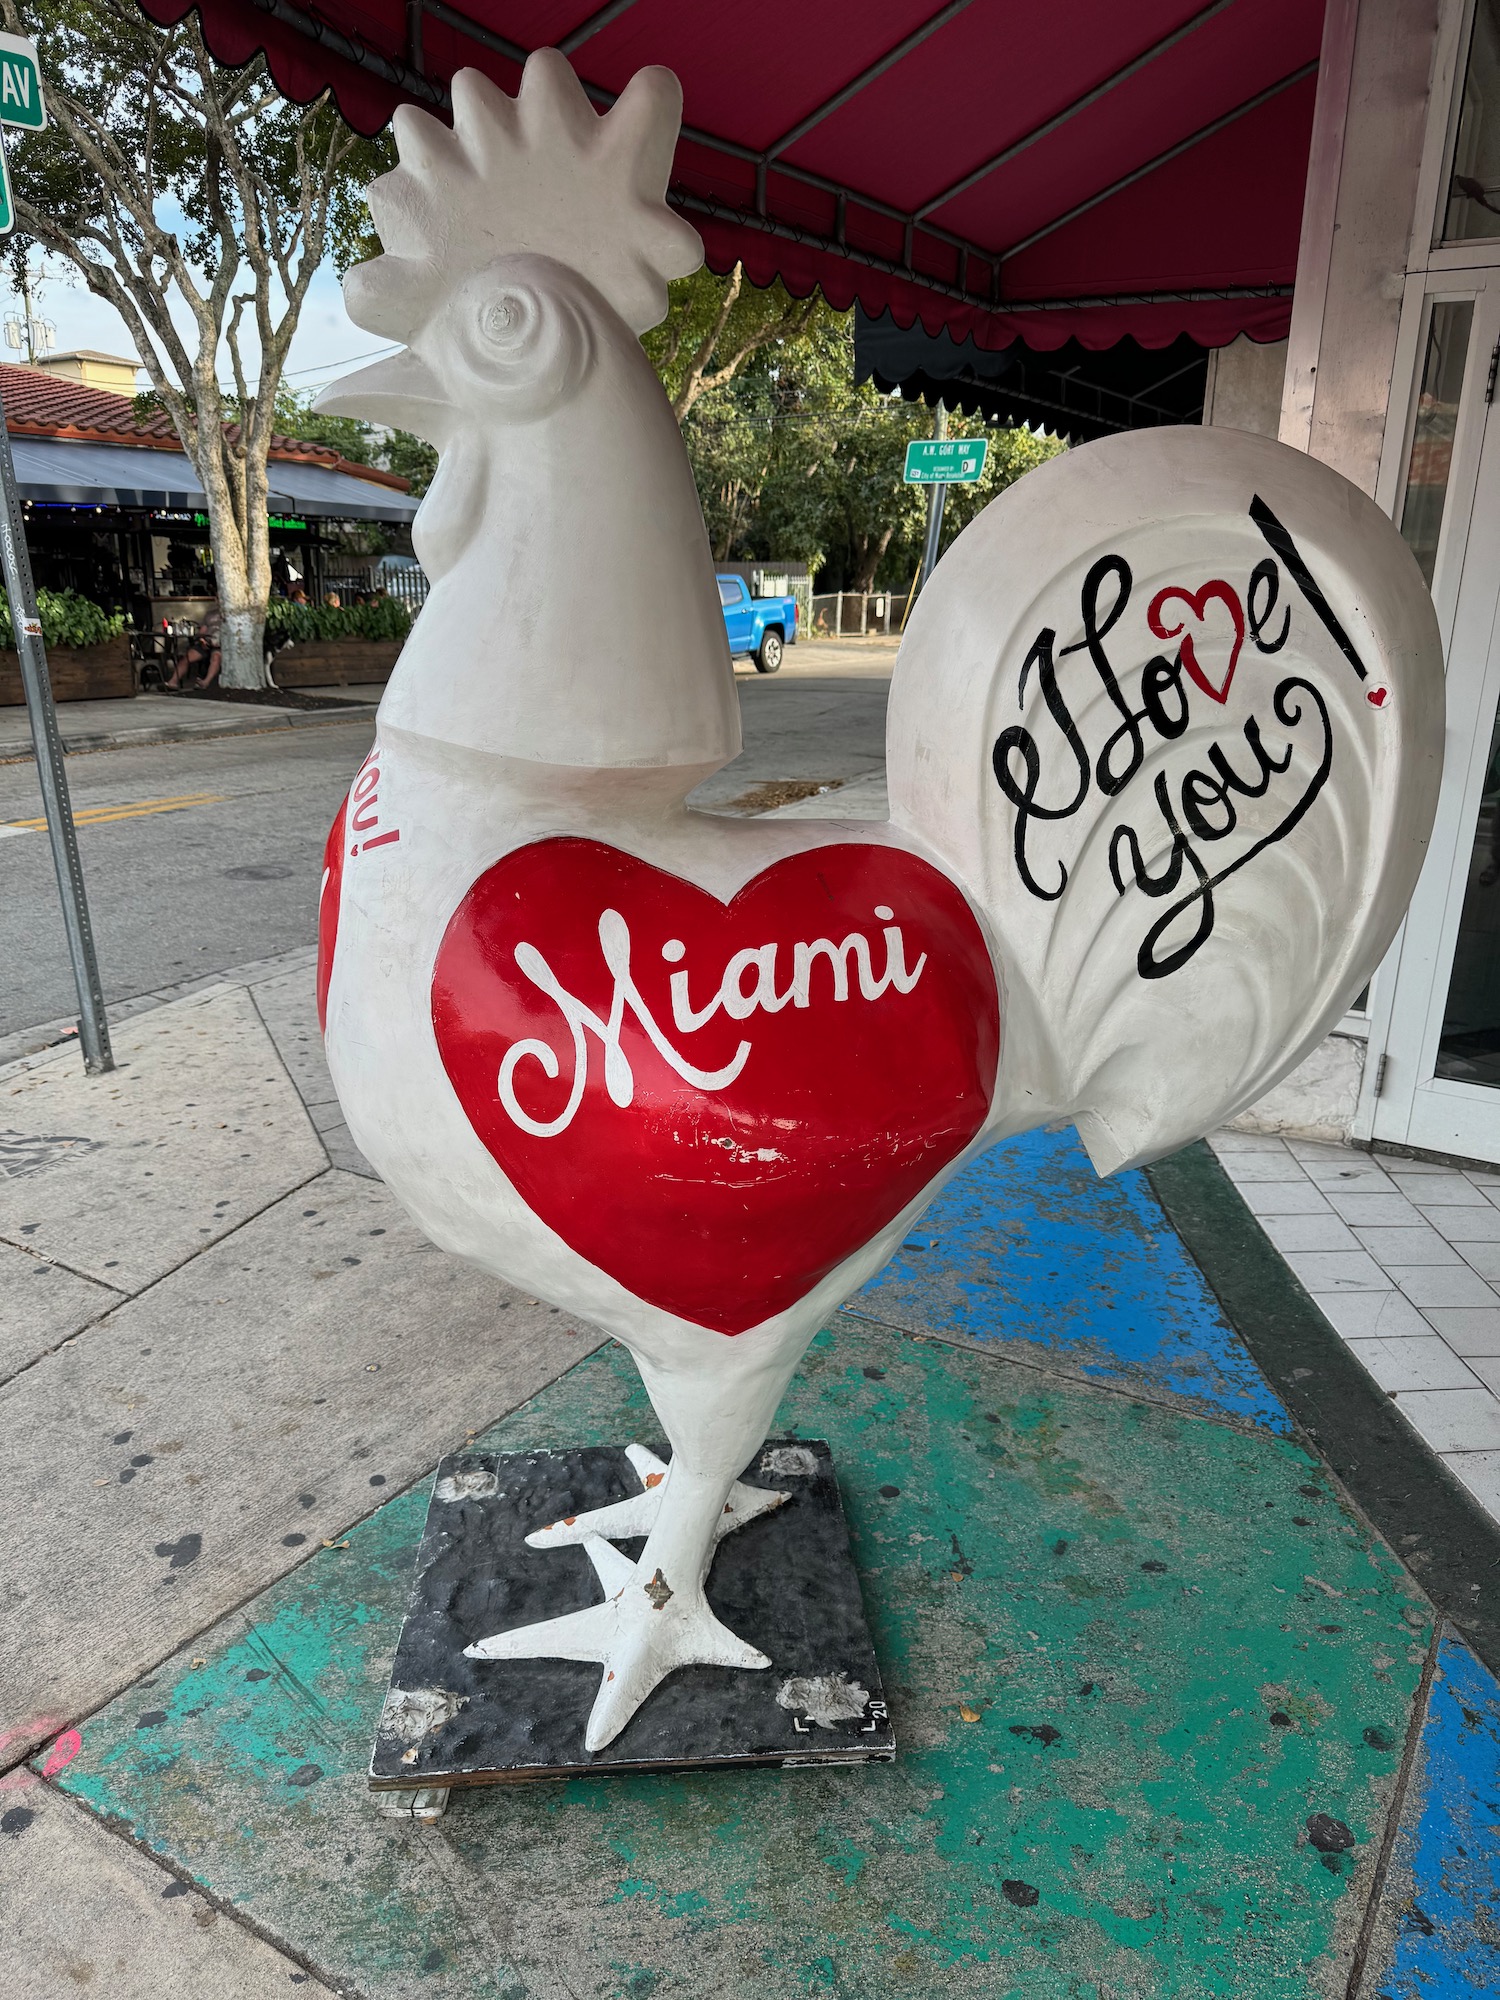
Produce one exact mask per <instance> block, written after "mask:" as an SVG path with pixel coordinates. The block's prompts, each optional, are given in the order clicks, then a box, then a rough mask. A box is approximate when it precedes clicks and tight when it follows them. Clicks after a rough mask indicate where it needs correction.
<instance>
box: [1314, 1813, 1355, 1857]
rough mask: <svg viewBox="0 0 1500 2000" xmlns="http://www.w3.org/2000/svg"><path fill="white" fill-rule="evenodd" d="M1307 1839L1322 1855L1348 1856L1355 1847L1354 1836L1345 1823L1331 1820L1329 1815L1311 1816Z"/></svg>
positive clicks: (1318, 1814) (1315, 1814)
mask: <svg viewBox="0 0 1500 2000" xmlns="http://www.w3.org/2000/svg"><path fill="white" fill-rule="evenodd" d="M1307 1838H1308V1841H1309V1842H1310V1844H1311V1845H1312V1846H1314V1847H1315V1848H1317V1850H1318V1852H1319V1853H1320V1854H1347V1853H1348V1851H1349V1849H1350V1848H1351V1847H1352V1846H1353V1845H1354V1835H1353V1834H1352V1833H1351V1832H1350V1831H1349V1829H1348V1827H1347V1826H1345V1824H1344V1822H1343V1821H1342V1820H1341V1819H1330V1817H1329V1816H1328V1814H1327V1813H1312V1814H1310V1815H1309V1817H1308V1821H1307Z"/></svg>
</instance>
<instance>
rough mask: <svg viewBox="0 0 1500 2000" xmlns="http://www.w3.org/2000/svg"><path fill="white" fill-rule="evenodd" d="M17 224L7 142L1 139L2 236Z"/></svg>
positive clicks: (0, 224)
mask: <svg viewBox="0 0 1500 2000" xmlns="http://www.w3.org/2000/svg"><path fill="white" fill-rule="evenodd" d="M15 226H16V205H15V203H14V202H13V201H12V200H11V198H10V163H9V162H8V161H7V159H6V157H5V142H4V140H3V139H0V236H9V234H10V232H11V231H12V229H14V228H15Z"/></svg>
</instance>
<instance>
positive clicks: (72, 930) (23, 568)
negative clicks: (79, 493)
mask: <svg viewBox="0 0 1500 2000" xmlns="http://www.w3.org/2000/svg"><path fill="white" fill-rule="evenodd" d="M0 567H3V569H4V572H5V590H6V595H7V596H8V597H9V599H10V616H11V624H12V626H13V627H14V629H15V635H16V652H17V654H18V656H19V658H20V662H21V685H22V687H23V688H24V689H25V691H26V713H27V715H28V717H29V718H30V722H31V741H32V744H33V745H34V747H35V750H36V771H37V777H38V779H39V781H40V783H41V787H42V804H43V805H44V807H45V808H46V813H47V837H48V839H49V840H50V841H51V842H52V860H53V865H54V866H55V867H56V869H57V887H58V893H59V894H60V896H61V897H62V910H63V924H64V926H65V928H66V930H67V933H68V955H69V957H70V958H71V959H72V961H73V979H74V983H75V985H76V986H77V988H78V1038H79V1040H80V1041H81V1042H82V1044H83V1060H84V1066H85V1068H86V1069H88V1070H90V1071H92V1072H95V1073H98V1072H99V1071H102V1070H110V1069H113V1068H114V1066H115V1059H114V1055H113V1053H112V1052H111V1050H110V1046H109V1022H108V1021H107V1020H106V1019H105V1014H104V993H103V990H102V989H101V987H100V984H99V966H98V962H97V960H96V959H95V957H94V933H93V929H92V926H91V925H90V923H89V906H88V898H87V897H86V896H85V894H84V888H83V867H82V864H81V863H80V861H79V858H78V835H77V832H76V830H75V828H74V825H73V807H72V804H71V802H70V801H69V798H68V774H67V771H66V769H65V767H64V764H63V748H62V737H61V735H60V734H59V732H58V727H57V710H56V708H55V707H54V706H53V702H52V680H51V677H50V675H49V674H48V672H47V649H46V647H45V646H44V645H43V644H42V625H41V620H40V619H39V618H38V617H37V610H36V592H35V590H34V588H33V586H32V581H31V557H30V555H29V554H28V553H27V549H26V528H25V523H24V521H23V520H22V517H21V499H20V495H19V494H18V493H17V491H16V468H15V461H14V460H13V458H12V457H11V450H10V431H9V428H8V427H7V426H6V424H5V423H4V422H0Z"/></svg>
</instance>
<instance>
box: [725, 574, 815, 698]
mask: <svg viewBox="0 0 1500 2000" xmlns="http://www.w3.org/2000/svg"><path fill="white" fill-rule="evenodd" d="M719 602H720V603H721V604H722V605H723V607H724V630H725V632H726V633H727V634H728V636H729V650H730V652H731V653H747V654H748V655H749V656H750V658H751V659H753V660H754V662H755V671H756V672H757V673H758V674H774V673H775V672H776V669H777V668H778V667H779V666H780V665H781V656H782V652H783V650H784V649H785V648H786V647H787V646H795V645H796V643H797V600H796V598H795V597H752V596H751V595H750V593H749V591H748V590H747V589H746V588H745V581H744V578H743V577H738V576H721V577H720V578H719Z"/></svg>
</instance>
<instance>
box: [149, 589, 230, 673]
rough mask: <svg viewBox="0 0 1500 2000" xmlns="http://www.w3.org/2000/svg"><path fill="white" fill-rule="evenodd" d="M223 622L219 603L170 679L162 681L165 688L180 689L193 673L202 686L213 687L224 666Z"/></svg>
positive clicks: (204, 621)
mask: <svg viewBox="0 0 1500 2000" xmlns="http://www.w3.org/2000/svg"><path fill="white" fill-rule="evenodd" d="M223 622H224V621H223V614H222V613H221V612H220V610H219V607H218V605H217V604H216V605H215V606H214V607H213V609H212V610H211V611H210V612H209V613H208V615H207V616H206V617H205V618H204V619H203V620H202V621H201V622H200V624H199V626H198V629H197V631H196V632H195V633H194V634H193V636H192V638H191V640H189V642H188V648H187V651H186V652H185V653H184V654H183V656H182V658H181V659H180V660H179V661H178V662H177V665H176V668H175V669H174V670H173V673H172V676H171V678H170V679H169V680H165V681H163V682H162V687H163V688H164V689H167V688H170V689H172V690H174V691H175V690H177V689H180V688H181V687H183V686H184V684H185V683H186V681H187V677H188V675H189V674H190V673H192V674H194V675H195V677H196V679H197V683H198V686H199V687H212V686H213V685H214V683H215V681H217V679H218V678H219V668H220V666H221V665H222V664H223V662H222V660H221V658H220V653H219V631H220V628H221V626H222V624H223ZM200 670H201V671H200Z"/></svg>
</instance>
